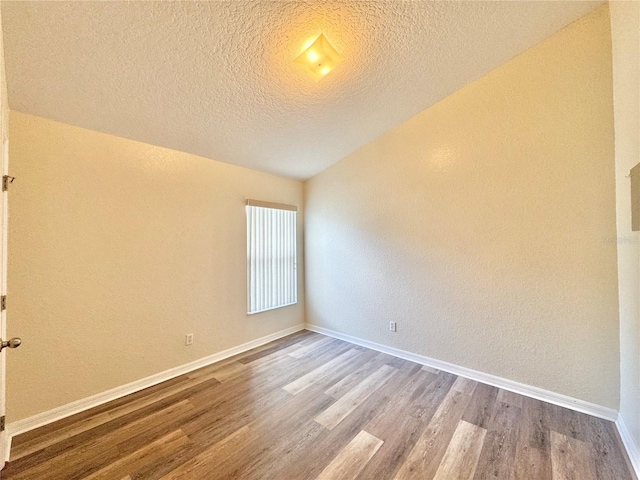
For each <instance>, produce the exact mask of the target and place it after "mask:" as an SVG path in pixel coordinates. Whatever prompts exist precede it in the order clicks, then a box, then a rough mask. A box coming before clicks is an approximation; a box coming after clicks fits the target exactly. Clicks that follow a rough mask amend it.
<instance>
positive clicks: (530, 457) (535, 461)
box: [511, 443, 552, 480]
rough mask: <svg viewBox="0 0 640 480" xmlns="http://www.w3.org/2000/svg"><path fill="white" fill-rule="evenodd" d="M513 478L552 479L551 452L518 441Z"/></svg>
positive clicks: (517, 479) (521, 479)
mask: <svg viewBox="0 0 640 480" xmlns="http://www.w3.org/2000/svg"><path fill="white" fill-rule="evenodd" d="M511 478H513V479H514V480H532V479H535V480H552V474H551V460H550V456H549V453H548V452H543V451H542V450H540V449H539V448H535V447H532V446H530V445H527V444H525V443H518V447H517V448H516V459H515V463H514V467H513V472H512V475H511Z"/></svg>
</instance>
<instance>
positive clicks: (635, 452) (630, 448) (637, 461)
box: [616, 415, 640, 478]
mask: <svg viewBox="0 0 640 480" xmlns="http://www.w3.org/2000/svg"><path fill="white" fill-rule="evenodd" d="M616 427H618V433H619V434H620V438H621V439H622V443H623V444H624V447H625V448H626V449H627V454H628V455H629V460H630V461H631V466H632V467H633V469H634V470H635V472H636V477H638V478H640V447H639V446H638V445H637V444H636V442H635V440H634V439H633V437H632V436H631V432H630V431H629V428H628V427H627V424H626V423H625V421H624V419H623V418H622V415H618V419H617V420H616Z"/></svg>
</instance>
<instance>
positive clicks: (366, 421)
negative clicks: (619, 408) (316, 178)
mask: <svg viewBox="0 0 640 480" xmlns="http://www.w3.org/2000/svg"><path fill="white" fill-rule="evenodd" d="M296 352H297V353H296ZM296 382H297V383H296ZM291 385H294V387H293V390H294V391H295V392H296V393H295V394H293V393H290V392H289V391H287V390H286V389H285V388H286V387H289V388H290V386H291ZM296 385H297V386H296ZM316 419H320V420H321V421H322V422H323V423H324V424H326V425H329V426H331V427H332V428H331V429H329V428H327V427H326V426H325V425H323V424H321V423H318V422H317V421H316ZM465 431H466V433H465ZM482 431H485V433H484V438H483V441H482V442H480V441H479V438H480V434H479V433H478V432H482ZM552 431H553V432H554V433H553V441H552V434H551V432H552ZM366 435H369V436H371V437H375V438H376V439H377V440H376V441H375V442H374V443H373V444H369V443H368V442H366V441H364V442H362V441H361V440H363V438H362V437H365V439H366V438H368V437H366ZM369 440H371V441H373V440H372V438H369ZM380 442H382V443H380ZM13 443H14V446H15V448H14V451H13V452H12V461H11V462H9V463H8V464H7V465H6V468H5V469H4V470H3V471H2V479H3V480H15V479H21V480H24V479H29V480H35V479H38V480H54V479H55V480H62V479H64V480H81V479H87V478H89V479H93V480H96V479H100V478H102V479H106V478H109V479H113V480H151V479H153V480H158V479H160V478H162V477H167V478H172V477H176V478H193V479H194V480H195V479H200V478H204V479H209V478H211V479H233V480H258V479H259V480H294V479H295V480H314V479H316V478H317V477H320V478H322V477H323V476H328V477H338V478H340V477H345V478H351V479H356V480H373V479H375V480H389V479H393V478H399V479H407V478H419V479H427V480H428V479H433V478H434V477H435V478H452V479H458V478H469V477H470V476H471V474H470V471H471V470H472V468H473V467H472V465H474V464H475V473H474V475H473V477H474V478H479V479H487V478H491V479H502V478H504V479H507V480H525V479H526V480H549V479H551V480H553V479H554V478H555V479H563V480H564V479H568V478H580V480H632V479H633V478H634V477H633V475H632V474H631V473H630V470H629V466H628V465H627V464H626V460H625V455H624V452H623V449H622V448H621V446H620V443H619V439H618V437H617V432H616V430H615V426H614V425H613V423H612V422H608V421H604V420H600V419H596V418H593V417H590V416H588V415H585V414H581V413H578V412H575V411H571V410H567V409H564V408H561V407H557V406H555V405H550V404H546V403H544V402H541V401H538V400H534V399H531V398H526V397H522V396H519V395H517V394H514V393H512V392H507V391H504V390H503V391H500V390H499V389H496V388H495V387H490V386H488V385H483V384H478V383H476V382H473V381H470V380H467V379H463V378H459V377H457V376H456V375H453V374H450V373H447V372H444V371H440V372H438V371H435V370H434V369H430V368H424V367H423V366H422V365H419V364H415V363H412V362H409V361H407V360H404V359H401V358H397V357H392V356H390V355H387V354H383V353H380V352H377V351H373V350H369V349H366V348H364V347H361V346H354V345H352V344H349V343H347V342H344V341H342V340H337V339H333V338H329V337H326V336H323V335H320V334H316V333H310V332H306V333H304V332H298V333H296V334H294V335H291V336H289V337H286V338H282V339H279V340H277V341H274V342H271V343H269V344H265V345H262V346H260V347H257V348H256V349H253V350H251V351H247V352H244V353H242V354H239V355H236V356H233V357H230V358H227V359H224V360H222V361H220V362H218V363H216V364H212V365H209V366H207V367H203V368H201V369H199V370H197V371H194V372H190V373H188V374H185V375H181V376H179V377H176V378H174V379H171V380H169V381H167V382H165V383H163V384H160V385H156V386H153V387H150V388H148V389H146V390H144V391H140V392H136V393H134V394H132V395H129V396H127V397H123V398H120V399H117V400H114V401H112V402H109V403H107V404H104V405H101V406H99V407H97V408H95V409H91V410H89V411H86V412H82V413H80V414H77V415H74V416H73V417H69V418H66V419H63V420H61V421H59V422H56V423H54V424H51V425H48V426H45V427H43V428H40V429H37V430H34V431H32V432H29V433H27V434H24V435H20V436H18V437H17V438H16V439H14V442H13ZM363 445H365V446H366V445H369V447H371V449H373V447H374V446H375V452H374V453H373V454H372V456H370V457H369V458H368V459H367V455H368V454H367V452H369V453H371V451H370V450H368V449H367V448H365V447H363ZM358 446H359V447H358ZM478 448H480V450H479V456H478V453H477V449H478ZM16 454H17V455H18V457H19V458H17V459H16ZM476 457H477V458H476ZM359 462H360V463H359ZM323 472H324V473H323Z"/></svg>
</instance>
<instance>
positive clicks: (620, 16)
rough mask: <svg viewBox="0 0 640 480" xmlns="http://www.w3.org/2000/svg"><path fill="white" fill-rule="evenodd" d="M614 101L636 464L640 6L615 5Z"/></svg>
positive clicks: (624, 327)
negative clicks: (634, 207) (634, 227)
mask: <svg viewBox="0 0 640 480" xmlns="http://www.w3.org/2000/svg"><path fill="white" fill-rule="evenodd" d="M610 8H611V35H612V40H613V45H612V47H613V48H612V50H613V99H614V118H615V146H616V197H617V217H618V222H617V223H618V288H619V290H620V292H619V298H620V414H621V416H622V418H623V419H624V421H625V424H626V425H627V427H628V428H629V430H630V432H631V435H632V436H633V438H634V440H635V444H636V452H635V455H636V456H637V461H640V450H638V449H639V448H640V234H639V233H638V232H632V231H631V208H630V206H631V193H630V188H629V187H630V181H629V179H628V178H626V176H627V175H629V170H631V168H632V167H633V166H635V165H636V164H638V163H639V162H640V33H639V32H640V3H638V2H626V1H625V2H622V1H614V2H611V3H610Z"/></svg>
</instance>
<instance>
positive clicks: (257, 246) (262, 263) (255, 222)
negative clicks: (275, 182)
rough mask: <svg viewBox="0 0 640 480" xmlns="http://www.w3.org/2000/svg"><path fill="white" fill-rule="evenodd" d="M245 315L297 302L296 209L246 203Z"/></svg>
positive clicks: (253, 201) (264, 203)
mask: <svg viewBox="0 0 640 480" xmlns="http://www.w3.org/2000/svg"><path fill="white" fill-rule="evenodd" d="M246 209H247V277H248V288H247V297H248V298H247V303H248V307H247V309H248V313H250V314H251V313H258V312H264V311H265V310H271V309H274V308H279V307H284V306H287V305H292V304H294V303H297V301H298V281H297V275H296V267H297V265H296V258H297V257H296V217H297V212H296V207H293V206H288V205H280V204H272V203H266V202H260V201H256V200H247V206H246Z"/></svg>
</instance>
